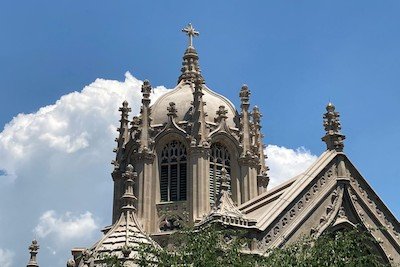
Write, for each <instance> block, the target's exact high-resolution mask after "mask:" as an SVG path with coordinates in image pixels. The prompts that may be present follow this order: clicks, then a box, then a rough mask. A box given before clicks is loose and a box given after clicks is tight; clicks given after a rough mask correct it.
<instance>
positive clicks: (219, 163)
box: [209, 143, 231, 206]
mask: <svg viewBox="0 0 400 267" xmlns="http://www.w3.org/2000/svg"><path fill="white" fill-rule="evenodd" d="M222 168H225V169H226V170H227V172H228V174H229V175H230V174H231V156H230V154H229V151H228V149H227V148H226V147H225V146H224V145H222V144H221V143H214V144H212V145H211V153H210V177H209V181H210V188H209V189H210V195H209V197H210V204H211V206H214V204H215V201H216V199H217V196H218V193H219V188H220V179H221V170H222ZM228 182H229V190H230V184H231V181H230V180H229V181H228Z"/></svg>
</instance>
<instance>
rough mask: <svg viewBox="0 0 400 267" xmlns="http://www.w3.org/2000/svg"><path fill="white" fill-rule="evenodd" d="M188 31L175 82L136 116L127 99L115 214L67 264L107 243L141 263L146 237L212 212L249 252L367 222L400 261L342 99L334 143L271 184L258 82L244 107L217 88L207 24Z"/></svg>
mask: <svg viewBox="0 0 400 267" xmlns="http://www.w3.org/2000/svg"><path fill="white" fill-rule="evenodd" d="M183 31H184V32H185V33H186V34H187V35H188V37H189V44H188V47H187V49H186V51H185V53H184V55H183V62H182V69H181V74H180V76H179V78H178V82H177V85H176V87H175V88H174V90H172V91H170V92H168V93H166V94H165V95H163V96H161V97H160V98H159V99H158V100H157V101H156V102H155V103H151V101H150V93H151V91H152V87H151V85H150V83H149V82H148V81H144V83H143V85H142V95H143V98H142V106H141V110H140V114H139V115H137V116H133V117H130V115H129V112H130V111H131V110H130V108H129V105H128V102H126V101H125V102H124V103H122V106H121V108H120V109H119V110H120V112H121V119H120V126H119V128H118V131H119V136H118V137H117V138H116V142H117V147H116V149H115V153H116V158H115V160H114V161H113V164H114V170H113V172H112V179H113V182H114V198H113V211H112V224H111V226H109V227H106V228H105V229H104V230H103V233H104V236H103V237H102V238H101V239H100V240H99V241H98V242H97V243H96V244H94V245H93V246H92V247H91V248H88V249H73V250H72V255H73V258H72V259H70V260H69V261H68V263H67V266H68V267H78V266H79V267H83V266H88V267H89V266H100V265H99V264H100V262H101V260H100V259H101V257H102V255H103V254H104V253H113V254H115V255H117V256H118V257H119V258H121V259H123V260H124V262H125V265H124V266H135V261H134V258H135V256H136V255H137V253H138V252H137V251H136V250H135V248H136V247H137V246H138V244H140V243H148V244H153V245H154V246H158V244H157V242H156V241H159V240H163V238H165V237H166V236H168V235H170V234H171V233H172V232H174V231H176V230H178V229H180V228H181V227H182V226H183V225H187V224H189V225H202V224H207V223H209V222H211V221H217V222H219V223H221V224H225V225H229V226H231V227H234V228H236V229H243V230H245V231H247V233H248V236H249V237H250V238H251V240H252V241H251V242H250V244H248V247H246V248H244V249H245V250H247V251H248V252H250V253H263V252H265V251H266V250H267V249H268V248H273V247H280V246H284V245H285V244H286V243H290V242H292V241H294V240H296V239H297V238H299V237H300V236H304V235H308V236H310V235H311V236H314V237H318V236H319V235H321V234H322V233H323V232H324V231H336V230H341V229H349V228H353V227H355V226H356V225H361V226H362V227H363V228H365V229H368V230H370V232H371V235H372V236H373V237H374V238H375V239H376V240H378V241H380V243H379V246H378V247H376V251H377V253H379V254H380V255H381V256H382V257H383V258H384V260H385V261H387V263H391V264H396V263H400V224H399V221H398V220H397V219H396V217H395V216H394V215H393V214H392V213H391V212H390V210H389V209H388V208H387V207H386V206H385V204H384V203H383V202H382V201H381V199H380V198H379V196H378V195H377V194H376V193H375V192H374V190H373V189H372V188H371V187H370V185H369V184H368V182H367V181H366V179H365V178H364V177H362V176H361V174H360V173H359V172H358V170H357V169H356V167H355V166H354V165H353V164H352V162H351V161H350V159H349V158H348V157H347V156H346V154H345V153H344V140H345V136H344V135H343V134H342V133H341V124H340V120H339V113H338V112H337V111H336V110H335V106H334V105H333V104H332V103H329V104H328V105H327V106H326V113H325V114H324V115H323V126H324V129H325V135H324V136H323V137H322V141H323V142H324V143H325V144H326V151H325V152H324V153H322V155H320V156H319V158H318V159H317V160H316V161H315V162H314V163H313V164H312V166H310V167H309V168H308V169H307V170H306V171H305V172H304V173H301V174H299V175H297V176H296V177H293V178H292V179H290V180H288V181H287V182H285V183H283V184H281V185H279V186H277V187H275V188H269V186H268V182H269V177H268V166H266V164H265V159H266V157H267V155H265V150H264V148H265V146H264V141H263V134H262V131H261V114H260V111H259V109H258V108H257V106H253V107H251V105H250V90H249V88H248V87H247V86H246V85H243V86H242V87H241V89H240V91H239V92H238V95H239V97H240V103H241V104H240V107H239V108H238V109H237V108H236V107H234V105H233V104H232V103H231V102H230V101H229V100H228V99H227V98H225V97H224V96H222V95H220V94H218V93H217V92H214V91H213V90H211V89H210V88H209V87H208V85H207V84H206V82H205V80H204V79H203V76H202V74H201V71H200V67H199V56H198V53H197V51H196V49H195V48H194V46H193V40H192V39H193V37H195V36H197V35H198V32H197V31H195V30H194V28H193V27H192V26H191V25H190V24H189V25H188V26H187V27H186V28H185V29H183ZM35 255H36V254H35ZM35 264H36V265H35ZM28 266H37V263H35V262H34V263H33V264H32V265H28Z"/></svg>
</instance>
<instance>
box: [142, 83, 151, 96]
mask: <svg viewBox="0 0 400 267" xmlns="http://www.w3.org/2000/svg"><path fill="white" fill-rule="evenodd" d="M151 89H152V87H151V84H150V82H149V81H148V80H144V81H143V85H142V94H143V99H149V98H150V93H151Z"/></svg>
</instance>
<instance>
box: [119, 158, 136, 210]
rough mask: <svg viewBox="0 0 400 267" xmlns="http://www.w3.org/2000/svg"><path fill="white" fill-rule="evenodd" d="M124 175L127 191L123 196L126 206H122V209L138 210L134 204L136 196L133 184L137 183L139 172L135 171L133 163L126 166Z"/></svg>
mask: <svg viewBox="0 0 400 267" xmlns="http://www.w3.org/2000/svg"><path fill="white" fill-rule="evenodd" d="M122 177H123V178H125V193H124V195H123V196H122V200H123V203H124V206H123V207H122V210H123V211H132V212H133V211H135V210H136V208H135V206H134V204H135V200H136V197H135V195H134V194H133V184H134V183H135V181H134V180H135V179H136V177H137V173H136V172H134V170H133V166H132V165H131V164H129V165H128V166H126V171H125V173H124V174H123V175H122Z"/></svg>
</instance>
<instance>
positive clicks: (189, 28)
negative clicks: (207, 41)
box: [182, 23, 200, 47]
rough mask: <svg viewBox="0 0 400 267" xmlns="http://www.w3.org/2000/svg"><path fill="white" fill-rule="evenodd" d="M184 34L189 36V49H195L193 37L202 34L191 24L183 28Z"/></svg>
mask: <svg viewBox="0 0 400 267" xmlns="http://www.w3.org/2000/svg"><path fill="white" fill-rule="evenodd" d="M182 32H184V33H186V35H187V36H189V47H193V37H194V36H199V34H200V33H199V32H198V31H196V30H195V29H194V28H193V26H192V24H191V23H189V24H188V25H187V26H186V27H185V28H183V29H182Z"/></svg>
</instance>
